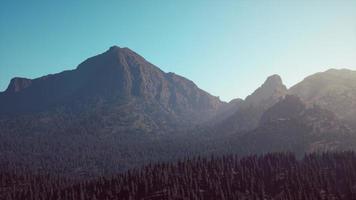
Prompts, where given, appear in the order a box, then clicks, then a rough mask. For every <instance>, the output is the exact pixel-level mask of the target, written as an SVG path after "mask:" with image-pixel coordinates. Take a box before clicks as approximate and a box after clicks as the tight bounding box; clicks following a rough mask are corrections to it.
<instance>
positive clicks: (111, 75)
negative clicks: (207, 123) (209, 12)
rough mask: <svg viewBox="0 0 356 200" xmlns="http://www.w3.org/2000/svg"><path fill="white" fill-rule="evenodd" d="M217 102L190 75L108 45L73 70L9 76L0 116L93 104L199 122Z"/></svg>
mask: <svg viewBox="0 0 356 200" xmlns="http://www.w3.org/2000/svg"><path fill="white" fill-rule="evenodd" d="M222 104H223V103H222V102H221V101H220V100H219V98H218V97H214V96H211V95H210V94H208V93H207V92H205V91H203V90H201V89H199V88H198V87H197V86H196V85H195V84H194V83H193V82H192V81H190V80H188V79H186V78H184V77H181V76H179V75H176V74H174V73H165V72H163V71H162V70H160V69H159V68H158V67H156V66H154V65H153V64H151V63H150V62H148V61H147V60H145V59H144V58H143V57H142V56H140V55H138V54H137V53H135V52H134V51H132V50H130V49H129V48H120V47H118V46H112V47H110V49H109V50H107V51H106V52H104V53H102V54H99V55H97V56H94V57H91V58H88V59H87V60H85V61H84V62H82V63H81V64H79V65H78V67H77V68H76V69H74V70H69V71H64V72H61V73H58V74H52V75H47V76H44V77H40V78H36V79H33V80H31V79H25V78H15V79H13V80H12V81H11V83H10V85H9V87H8V89H7V90H6V91H5V92H2V93H0V116H1V115H15V116H16V115H21V114H34V113H42V112H49V111H51V110H58V109H59V108H61V109H65V110H75V111H76V112H78V111H79V112H81V110H82V111H85V112H87V110H88V109H89V110H92V112H98V111H97V110H94V109H98V108H101V109H102V108H104V107H105V109H106V110H115V111H112V112H113V113H111V114H110V115H119V114H120V112H121V111H122V110H126V111H128V110H130V109H132V112H131V113H136V114H138V115H139V116H141V117H143V118H146V119H147V120H148V121H151V122H152V123H153V124H155V125H153V126H156V127H159V126H160V125H158V124H162V123H163V124H166V123H168V121H169V123H181V122H184V123H188V124H191V123H193V124H194V123H199V122H200V121H204V120H207V119H209V118H210V117H212V116H213V115H214V114H215V112H216V111H217V110H218V109H219V107H220V106H221V105H222ZM124 108H125V109H124ZM117 109H119V110H117ZM126 111H125V112H126ZM114 112H115V113H114ZM98 113H99V112H98ZM121 114H122V113H121ZM202 116H203V117H202Z"/></svg>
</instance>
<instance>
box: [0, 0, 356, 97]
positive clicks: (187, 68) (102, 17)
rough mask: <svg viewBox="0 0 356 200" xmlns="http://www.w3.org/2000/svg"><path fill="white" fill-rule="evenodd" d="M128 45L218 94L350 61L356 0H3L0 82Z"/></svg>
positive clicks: (355, 64)
mask: <svg viewBox="0 0 356 200" xmlns="http://www.w3.org/2000/svg"><path fill="white" fill-rule="evenodd" d="M113 45H117V46H120V47H129V48H130V49H132V50H134V51H135V52H137V53H138V54H140V55H142V56H143V57H144V58H146V59H147V60H148V61H150V62H151V63H153V64H155V65H156V66H158V67H160V68H161V69H162V70H164V71H166V72H175V73H176V74H180V75H182V76H185V77H186V78H189V79H191V80H193V81H194V82H195V83H196V84H197V85H198V86H199V87H200V88H202V89H203V90H206V91H208V92H209V93H211V94H212V95H214V96H219V97H220V98H221V99H222V100H225V101H229V100H231V99H233V98H237V97H240V98H245V97H246V96H247V95H248V94H250V93H252V92H253V91H254V90H255V89H256V88H257V87H259V86H260V85H261V84H262V83H263V82H264V81H265V79H266V78H267V77H268V76H269V75H272V74H279V75H280V76H281V77H282V79H283V81H284V83H285V84H286V85H287V87H290V86H292V85H293V84H295V83H297V82H299V81H301V80H303V78H304V77H306V76H308V75H311V74H313V73H316V72H320V71H325V70H327V69H329V68H348V69H353V70H356V0H320V1H319V0H305V1H304V0H281V1H279V0H240V1H239V0H219V1H217V0H194V1H191V0H179V1H173V0H148V1H147V0H141V1H138V0H127V1H119V0H115V1H109V0H106V1H99V0H98V1H94V0H82V1H80V0H78V1H72V0H67V1H66V0H61V1H53V0H48V1H45V0H38V1H36V0H33V1H17V0H1V1H0V91H3V90H5V89H6V87H7V86H8V84H9V81H10V80H11V78H13V77H27V78H36V77H40V76H43V75H46V74H51V73H57V72H60V71H63V70H67V69H74V68H76V66H77V65H78V64H80V63H81V62H82V61H84V60H85V59H86V58H88V57H91V56H94V55H96V54H99V53H102V52H104V51H106V50H107V49H108V48H109V47H110V46H113Z"/></svg>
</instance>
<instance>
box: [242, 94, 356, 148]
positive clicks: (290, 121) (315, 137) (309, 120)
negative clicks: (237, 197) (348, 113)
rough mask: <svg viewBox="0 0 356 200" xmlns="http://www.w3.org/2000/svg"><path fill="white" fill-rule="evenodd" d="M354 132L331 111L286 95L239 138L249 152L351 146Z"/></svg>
mask: <svg viewBox="0 0 356 200" xmlns="http://www.w3.org/2000/svg"><path fill="white" fill-rule="evenodd" d="M355 136H356V135H355V132H354V131H353V130H352V129H351V128H350V127H349V126H348V125H347V124H345V123H344V122H343V121H341V120H339V118H338V117H337V116H336V115H335V114H334V113H333V112H331V111H329V110H326V109H323V108H321V107H319V106H317V105H312V106H308V105H306V104H305V103H304V102H303V101H301V100H300V98H299V97H297V96H293V95H287V96H285V98H283V99H282V100H280V101H279V102H277V103H276V104H274V105H273V106H272V107H270V108H269V109H267V110H266V111H265V112H264V113H263V115H262V116H261V120H260V122H259V125H258V127H257V128H256V129H255V130H253V131H251V132H248V133H246V134H245V135H243V136H242V137H240V138H238V140H239V142H240V143H241V145H244V146H245V147H246V149H247V151H248V152H255V153H256V152H264V153H266V152H275V151H292V152H295V153H297V154H298V155H303V154H304V153H305V152H323V151H333V150H350V149H353V148H354V147H355V146H354V145H355V144H354V142H353V141H355V139H356V137H355Z"/></svg>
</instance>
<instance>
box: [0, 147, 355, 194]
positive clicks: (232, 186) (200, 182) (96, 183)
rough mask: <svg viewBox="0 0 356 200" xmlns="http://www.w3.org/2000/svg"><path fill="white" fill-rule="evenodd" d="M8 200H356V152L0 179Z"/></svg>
mask: <svg viewBox="0 0 356 200" xmlns="http://www.w3.org/2000/svg"><path fill="white" fill-rule="evenodd" d="M0 181H1V182H0V183H1V188H2V190H1V194H2V199H12V200H17V199H21V200H27V199H28V200H32V199H33V200H38V199H46V200H50V199H54V200H58V199H65V200H72V199H73V200H81V199H97V200H98V199H103V200H106V199H120V200H121V199H123V200H125V199H208V200H209V199H212V200H217V199H246V200H253V199H256V200H257V199H275V200H282V199H283V200H285V199H308V200H314V199H315V200H323V199H325V200H329V199H330V200H331V199H345V200H352V199H356V188H355V186H356V156H355V154H354V153H353V152H342V153H323V154H309V155H306V156H304V158H303V159H301V160H297V159H296V158H295V156H294V155H293V154H291V153H271V154H265V155H261V156H248V157H243V158H239V157H237V156H236V155H227V156H222V157H210V158H205V157H196V158H192V159H185V160H182V161H178V162H176V163H159V164H149V165H147V166H145V167H142V168H140V169H133V170H130V171H127V172H125V173H123V174H120V175H117V176H114V177H111V178H99V179H96V180H92V181H84V182H81V183H74V182H73V181H72V182H71V181H69V180H64V179H62V178H59V177H56V178H53V177H49V176H43V175H42V176H31V175H23V173H22V172H21V170H19V171H17V172H12V173H5V171H4V170H3V171H2V173H1V174H0Z"/></svg>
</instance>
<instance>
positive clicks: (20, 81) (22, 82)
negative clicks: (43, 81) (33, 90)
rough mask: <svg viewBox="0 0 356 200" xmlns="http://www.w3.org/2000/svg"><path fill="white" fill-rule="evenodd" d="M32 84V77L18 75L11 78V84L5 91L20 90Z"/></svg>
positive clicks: (13, 91)
mask: <svg viewBox="0 0 356 200" xmlns="http://www.w3.org/2000/svg"><path fill="white" fill-rule="evenodd" d="M31 84H32V80H31V79H27V78H19V77H16V78H13V79H11V81H10V84H9V86H8V88H7V89H6V91H5V92H6V93H16V92H20V91H22V90H23V89H25V88H27V87H29V86H30V85H31Z"/></svg>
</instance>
